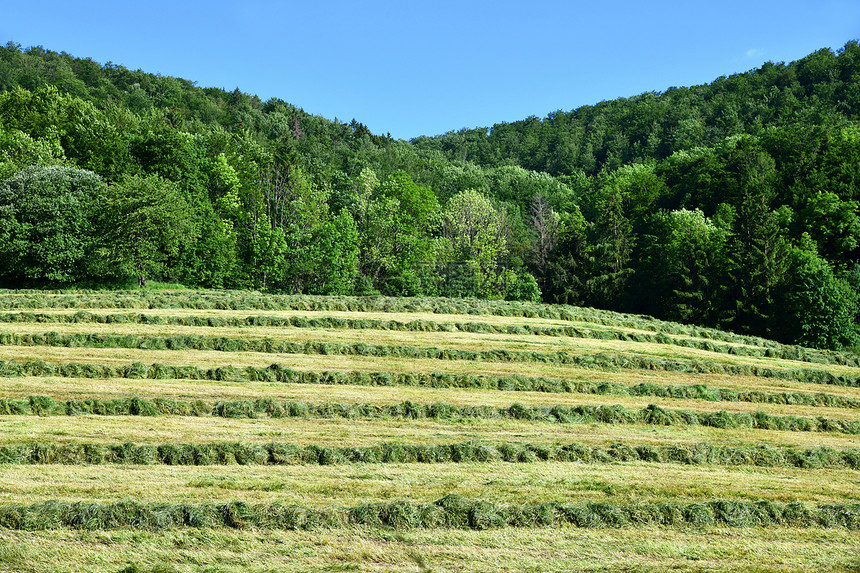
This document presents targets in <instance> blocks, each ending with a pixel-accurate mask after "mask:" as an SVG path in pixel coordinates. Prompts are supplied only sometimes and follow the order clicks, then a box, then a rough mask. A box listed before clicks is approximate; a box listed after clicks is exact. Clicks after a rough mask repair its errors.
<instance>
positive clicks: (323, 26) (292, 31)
mask: <svg viewBox="0 0 860 573" xmlns="http://www.w3.org/2000/svg"><path fill="white" fill-rule="evenodd" d="M853 39H860V0H720V1H716V2H715V1H711V2H705V1H702V0H651V1H642V0H636V1H630V0H589V1H587V2H583V1H579V0H570V1H566V2H565V1H555V0H518V1H508V0H475V1H471V0H459V1H449V0H442V1H434V0H424V1H422V2H417V1H415V2H413V1H409V0H397V1H395V0H361V1H358V0H317V1H306V2H291V1H280V2H279V1H274V0H234V1H232V2H220V1H210V2H201V1H199V0H189V1H185V0H172V1H165V0H149V1H147V2H117V1H115V0H111V1H86V0H84V1H77V2H72V1H69V0H62V1H58V0H41V1H39V2H26V3H25V2H8V3H6V5H5V6H4V7H3V9H2V11H0V42H2V44H4V45H5V44H6V43H7V42H9V41H13V42H17V43H18V44H21V45H22V46H23V47H28V46H43V47H44V48H46V49H49V50H54V51H57V52H62V51H65V52H67V53H69V54H71V55H73V56H76V57H91V58H93V59H94V60H96V61H98V62H100V63H106V62H113V63H114V64H120V65H123V66H125V67H127V68H131V69H142V70H143V71H146V72H150V73H160V74H163V75H168V76H177V77H182V78H185V79H188V80H191V81H195V82H197V85H199V86H203V87H218V88H224V89H227V90H233V89H234V88H236V87H238V88H239V89H240V90H241V91H243V92H245V93H249V94H256V95H258V96H260V97H261V98H262V99H263V100H266V99H269V98H273V97H277V98H280V99H283V100H285V101H288V102H290V103H292V104H294V105H296V106H298V107H301V108H303V109H304V110H305V111H307V112H309V113H312V114H315V115H322V116H324V117H327V118H329V119H334V118H335V117H336V118H338V119H340V120H341V121H346V122H348V121H350V120H351V119H353V118H355V119H356V120H358V121H360V122H362V123H364V124H365V125H367V126H368V127H369V128H370V129H371V131H373V132H374V133H382V134H384V133H387V132H390V133H391V135H392V136H394V137H399V138H403V139H409V138H412V137H416V136H419V135H436V134H440V133H445V132H447V131H451V130H457V129H461V128H463V127H479V126H480V127H485V126H490V125H492V124H494V123H499V122H510V121H516V120H519V119H524V118H526V117H528V116H531V115H536V116H538V117H544V116H546V115H547V114H548V113H550V112H553V111H556V110H565V111H566V110H570V109H574V108H576V107H579V106H581V105H587V104H594V103H597V102H599V101H601V100H607V99H614V98H617V97H627V96H633V95H636V94H639V93H642V92H646V91H658V92H660V91H663V90H665V89H667V88H669V87H672V86H689V85H695V84H701V83H707V82H710V81H712V80H714V79H715V78H717V77H719V76H721V75H731V74H733V73H738V72H743V71H747V70H750V69H753V68H757V67H759V66H761V64H762V63H764V62H766V61H774V62H790V61H792V60H796V59H799V58H801V57H803V56H805V55H807V54H809V53H811V52H813V51H815V50H818V49H820V48H832V49H833V50H838V49H839V48H841V47H842V46H844V45H845V43H846V42H848V41H849V40H853Z"/></svg>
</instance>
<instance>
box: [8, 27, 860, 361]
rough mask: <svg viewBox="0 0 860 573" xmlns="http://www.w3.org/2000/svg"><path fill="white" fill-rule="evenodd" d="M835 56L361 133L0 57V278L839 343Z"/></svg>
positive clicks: (852, 222)
mask: <svg viewBox="0 0 860 573" xmlns="http://www.w3.org/2000/svg"><path fill="white" fill-rule="evenodd" d="M858 113H860V47H858V45H857V43H856V42H851V43H849V44H847V45H846V46H845V47H844V48H842V49H841V50H839V51H838V52H832V51H830V50H821V51H819V52H816V53H814V54H811V55H810V56H808V57H807V58H804V59H803V60H800V61H798V62H793V63H791V64H773V63H769V64H766V65H764V66H763V67H762V68H760V69H758V70H752V71H750V72H747V73H745V74H738V75H735V76H732V77H729V78H719V79H718V80H716V81H715V82H713V83H711V84H709V85H705V86H695V87H690V88H673V89H670V90H667V91H666V92H664V93H659V94H658V93H650V94H642V95H640V96H636V97H633V98H627V99H619V100H613V101H610V102H601V103H600V104H597V105H595V106H585V107H583V108H578V109H576V110H572V111H570V112H555V113H553V114H550V115H549V116H547V117H546V118H544V119H538V118H529V119H526V120H524V121H522V122H516V123H513V124H499V125H496V126H493V127H492V128H489V129H486V128H478V129H474V130H463V131H460V132H451V133H447V134H444V135H442V136H438V137H422V138H417V139H415V140H412V141H410V142H406V141H402V140H394V139H392V138H391V137H389V136H387V135H384V136H383V135H374V134H372V133H371V132H370V131H369V130H368V129H367V128H366V127H365V126H364V125H362V124H361V123H359V122H357V121H356V120H352V121H351V122H349V123H347V122H341V121H339V120H337V119H335V120H328V119H325V118H322V117H318V116H311V115H309V114H307V113H305V112H304V111H303V110H301V109H298V108H296V107H294V106H291V105H290V104H287V103H286V102H284V101H282V100H278V99H273V100H269V101H266V102H262V101H260V100H259V98H256V97H255V96H250V95H247V94H243V93H242V92H240V91H239V90H238V89H237V90H234V91H233V92H228V91H225V90H220V89H215V88H199V87H197V86H195V85H194V84H193V83H192V82H189V81H187V80H182V79H177V78H170V77H163V76H158V75H153V74H147V73H145V72H142V71H134V72H133V71H130V70H127V69H125V68H123V67H122V66H116V65H113V64H105V65H101V64H98V63H96V62H93V61H92V60H89V59H80V58H75V57H72V56H70V55H68V54H65V53H59V54H58V53H56V52H51V51H48V50H45V49H43V48H40V47H35V48H28V49H26V50H22V49H21V47H20V46H18V45H16V44H12V43H10V44H7V46H6V47H5V48H0V182H2V183H0V285H2V286H6V287H22V286H40V287H44V286H51V287H57V286H68V285H110V284H127V282H128V281H129V280H131V281H134V282H135V283H136V284H139V285H143V284H145V283H146V281H147V280H153V279H155V280H160V281H169V282H178V283H182V284H186V285H189V286H203V287H213V288H222V287H226V288H253V289H261V290H267V291H273V292H286V293H312V294H373V293H381V294H386V295H395V296H455V297H483V298H508V299H518V300H532V301H537V300H541V299H542V300H544V301H547V302H557V303H569V304H577V305H586V306H594V307H599V308H609V309H614V310H622V311H628V312H635V313H642V314H650V315H653V316H657V317H660V318H665V319H671V320H678V321H681V322H687V323H696V324H703V325H707V326H717V327H721V328H725V329H728V330H734V331H738V332H742V333H750V334H757V335H763V336H768V337H771V338H776V339H778V340H781V341H784V342H791V343H800V344H804V345H809V346H815V347H820V348H845V347H851V346H853V345H854V344H855V343H856V336H857V314H858V291H860V265H858V262H857V261H858V247H859V246H860V245H858V238H860V219H858V197H857V194H856V192H855V186H856V185H858V184H860V173H858V170H860V157H858V155H860V124H858V123H857V121H858Z"/></svg>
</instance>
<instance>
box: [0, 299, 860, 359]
mask: <svg viewBox="0 0 860 573" xmlns="http://www.w3.org/2000/svg"><path fill="white" fill-rule="evenodd" d="M0 323H9V324H14V323H27V324H34V323H36V324H90V323H93V324H148V325H171V326H187V327H204V328H205V327H209V328H223V327H231V328H245V327H247V328H253V327H270V328H308V329H345V330H383V331H396V332H468V333H473V334H510V335H526V336H528V335H533V336H553V337H568V338H581V339H595V340H618V341H627V342H644V343H653V344H666V345H672V346H679V347H684V348H693V349H696V350H704V351H708V352H716V353H722V354H732V355H736V356H747V357H755V358H761V357H766V358H777V359H782V360H794V361H798V362H811V363H816V364H839V365H843V366H860V357H856V356H854V357H852V356H848V355H845V354H835V353H822V352H819V351H815V350H812V349H808V348H803V347H799V346H779V347H767V348H761V347H750V346H739V345H733V344H725V343H714V342H711V341H709V340H701V339H690V338H673V337H670V336H667V335H666V334H665V333H663V332H660V333H657V334H653V333H632V332H623V331H620V330H606V329H593V328H584V327H578V326H539V325H530V324H504V325H503V324H489V323H485V322H435V321H427V320H413V321H409V322H402V321H396V320H378V319H351V318H337V317H314V318H309V317H302V316H291V317H273V316H247V317H223V316H160V315H151V314H93V313H90V312H85V311H79V312H77V313H74V314H39V313H5V314H0Z"/></svg>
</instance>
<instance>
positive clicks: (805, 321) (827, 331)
mask: <svg viewBox="0 0 860 573" xmlns="http://www.w3.org/2000/svg"><path fill="white" fill-rule="evenodd" d="M813 245H814V244H813V243H812V241H811V240H809V239H808V237H807V238H806V240H805V241H804V246H805V248H804V246H801V247H792V249H791V252H790V256H789V271H788V273H787V277H786V281H785V285H784V287H783V293H784V303H783V308H782V317H783V320H782V325H781V326H782V329H781V332H780V333H779V334H780V338H782V339H783V340H785V341H786V342H791V343H794V344H801V345H803V346H811V347H813V348H822V349H829V350H842V349H845V348H851V347H853V346H854V345H855V344H856V343H857V340H858V338H857V335H858V332H857V324H856V317H857V312H858V298H857V292H856V291H855V290H854V289H852V288H851V285H849V283H848V282H847V281H846V280H844V279H840V278H838V277H837V276H836V275H835V274H834V272H833V269H832V267H831V265H830V264H829V263H828V262H827V261H826V260H824V259H823V258H821V257H820V256H818V254H817V253H816V252H815V251H814V246H813Z"/></svg>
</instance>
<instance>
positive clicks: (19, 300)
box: [0, 290, 856, 361]
mask: <svg viewBox="0 0 860 573" xmlns="http://www.w3.org/2000/svg"><path fill="white" fill-rule="evenodd" d="M0 294H2V296H0V308H3V309H7V310H38V309H49V308H50V309H100V308H116V309H171V308H175V309H197V310H233V311H255V310H262V311H265V310H268V311H316V312H375V313H379V312H383V313H384V312H391V313H394V312H396V313H422V314H463V315H471V316H480V315H488V316H503V317H504V316H509V317H518V318H542V319H549V320H567V321H579V322H590V323H593V324H596V325H600V326H608V327H617V328H630V329H635V330H647V331H651V332H661V333H668V334H675V335H682V336H691V337H695V338H705V339H713V340H720V341H723V342H733V343H737V344H747V345H751V346H759V347H768V348H781V347H783V346H784V345H782V344H779V343H776V342H773V341H770V340H765V339H763V338H759V337H755V336H745V335H739V334H734V333H730V332H724V331H720V330H716V329H711V328H705V327H699V326H693V325H683V324H678V323H673V322H666V321H662V320H658V319H655V318H652V317H648V316H642V315H630V314H622V313H617V312H612V311H606V310H598V309H593V308H584V307H574V306H568V305H546V304H537V303H527V302H514V301H493V300H478V299H446V298H432V297H421V298H392V297H380V296H374V297H354V296H325V297H320V296H309V295H273V294H261V293H255V292H249V291H178V292H170V291H111V292H106V291H86V290H80V291H70V292H63V291H54V292H50V293H46V292H45V291H38V290H33V291H27V290H21V291H0ZM798 351H800V352H804V351H805V352H815V353H817V354H820V355H822V356H831V357H833V359H835V360H841V359H843V358H844V359H847V360H851V361H853V360H856V356H853V355H851V354H843V353H838V352H829V351H811V350H809V349H798Z"/></svg>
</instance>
